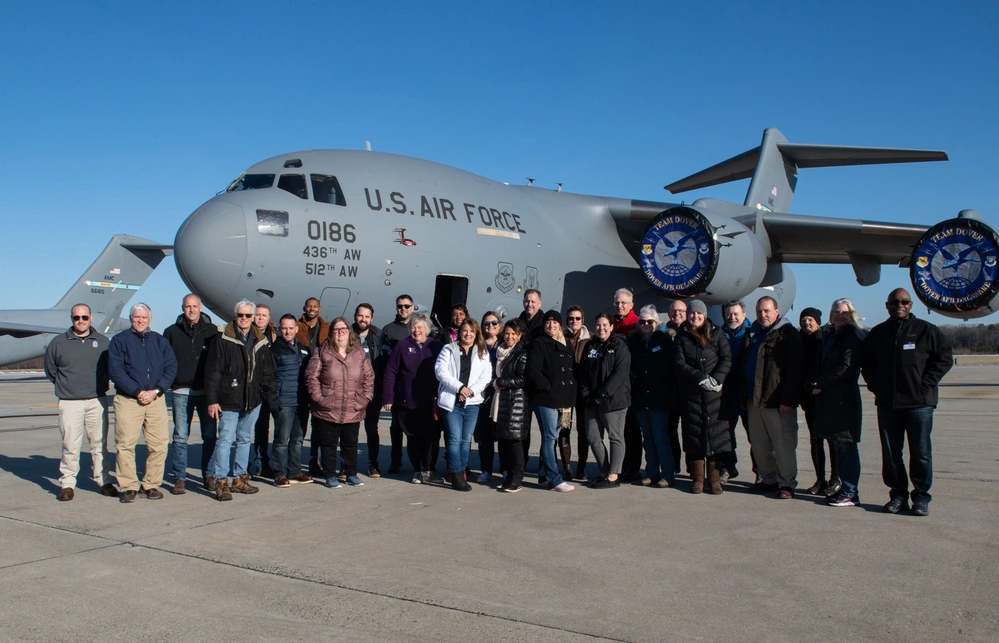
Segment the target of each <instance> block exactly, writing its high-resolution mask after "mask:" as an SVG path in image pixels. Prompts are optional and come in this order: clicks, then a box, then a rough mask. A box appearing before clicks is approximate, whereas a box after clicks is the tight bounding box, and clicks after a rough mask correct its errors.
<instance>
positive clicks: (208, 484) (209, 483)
mask: <svg viewBox="0 0 999 643" xmlns="http://www.w3.org/2000/svg"><path fill="white" fill-rule="evenodd" d="M203 477H204V480H205V489H206V490H208V491H215V476H203Z"/></svg>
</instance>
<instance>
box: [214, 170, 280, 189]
mask: <svg viewBox="0 0 999 643" xmlns="http://www.w3.org/2000/svg"><path fill="white" fill-rule="evenodd" d="M270 187H274V175H273V174H244V175H243V176H241V177H239V178H238V179H236V180H235V181H233V182H232V183H230V184H229V187H227V188H226V189H225V191H226V192H240V191H242V190H262V189H264V188H270Z"/></svg>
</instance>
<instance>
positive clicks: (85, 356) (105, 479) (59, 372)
mask: <svg viewBox="0 0 999 643" xmlns="http://www.w3.org/2000/svg"><path fill="white" fill-rule="evenodd" d="M70 318H71V319H72V321H73V325H72V326H71V327H70V329H69V330H67V331H66V333H65V334H63V335H58V336H56V337H55V338H53V340H52V341H51V342H50V343H49V347H48V349H47V350H46V351H45V375H46V376H47V377H48V378H49V380H50V381H51V382H53V383H54V384H55V394H56V397H57V398H59V432H60V433H61V434H62V460H61V461H60V462H59V473H60V474H61V475H60V476H59V485H60V486H61V487H62V490H61V491H60V492H59V500H60V501H63V502H65V501H68V500H72V499H73V497H74V495H75V488H76V476H77V474H78V473H79V472H80V449H81V448H82V447H83V436H84V434H86V436H87V439H88V440H89V441H90V457H91V461H92V463H93V477H94V482H95V483H97V486H98V487H100V492H101V495H102V496H117V495H118V490H117V489H115V486H114V485H113V484H112V483H111V460H110V459H109V458H108V444H107V433H108V398H107V394H108V338H107V337H105V336H104V335H101V334H100V333H98V332H97V331H96V330H94V329H93V328H91V327H90V307H89V306H87V305H86V304H77V305H75V306H73V309H72V310H71V311H70Z"/></svg>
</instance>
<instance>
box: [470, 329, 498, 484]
mask: <svg viewBox="0 0 999 643" xmlns="http://www.w3.org/2000/svg"><path fill="white" fill-rule="evenodd" d="M502 328H503V326H502V323H501V322H500V317H499V314H497V313H495V312H493V311H491V310H490V311H489V312H487V313H486V314H485V315H483V316H482V341H483V342H485V344H486V350H487V351H489V365H490V370H489V372H490V373H491V374H492V376H493V377H495V368H496V349H498V348H499V347H500V346H501V345H502V344H503V341H502V340H501V339H500V332H501V331H502ZM493 391H494V389H493V387H492V381H490V385H489V386H486V390H485V391H483V392H482V408H483V409H490V408H492V402H493ZM474 437H475V442H476V443H477V444H478V445H479V468H480V469H481V470H482V473H480V474H479V477H478V480H477V482H479V483H480V484H485V483H487V482H489V478H490V477H491V476H492V475H493V459H494V454H495V452H496V423H495V422H494V421H493V418H492V414H491V413H487V412H485V411H481V410H480V411H479V419H478V420H476V423H475V435H474Z"/></svg>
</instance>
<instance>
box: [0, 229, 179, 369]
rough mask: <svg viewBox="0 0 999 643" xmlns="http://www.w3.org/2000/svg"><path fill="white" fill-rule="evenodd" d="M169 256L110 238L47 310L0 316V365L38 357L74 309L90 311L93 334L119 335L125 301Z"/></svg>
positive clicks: (158, 247) (154, 246)
mask: <svg viewBox="0 0 999 643" xmlns="http://www.w3.org/2000/svg"><path fill="white" fill-rule="evenodd" d="M172 253H173V246H169V245H163V244H160V243H155V242H153V241H149V240H148V239H141V238H139V237H132V236H129V235H125V234H117V235H115V236H113V237H111V241H110V242H109V243H108V245H107V247H106V248H104V252H102V253H101V254H100V256H99V257H97V260H96V261H94V263H93V264H91V265H90V267H89V268H87V270H86V271H85V272H84V273H83V274H82V275H81V276H80V278H79V279H78V280H77V282H76V283H74V284H73V286H72V287H71V288H70V289H69V291H68V292H67V293H66V294H65V295H63V297H62V299H60V300H59V302H58V303H57V304H56V305H55V306H53V307H52V308H48V309H43V310H10V309H7V310H0V365H4V364H11V363H13V362H19V361H22V360H26V359H31V358H34V357H38V356H40V355H42V354H44V352H45V348H46V347H47V346H48V343H49V341H50V340H51V339H52V334H54V333H62V332H65V331H66V329H67V328H69V326H70V323H71V322H70V319H69V316H70V310H71V309H72V307H73V306H74V305H75V304H87V305H88V306H90V310H91V313H92V315H93V321H92V324H93V327H94V328H95V329H97V330H98V331H99V332H101V333H109V334H113V333H115V332H117V331H119V330H121V329H122V328H123V326H122V315H123V311H124V310H125V306H126V305H127V304H128V301H129V300H130V299H131V298H132V297H133V296H134V295H135V293H136V292H138V290H139V288H140V287H141V286H142V284H143V283H144V282H145V281H146V279H147V278H148V277H149V275H151V274H152V273H153V270H155V269H156V267H157V266H159V265H160V262H161V261H163V259H164V258H166V257H168V256H169V255H171V254H172Z"/></svg>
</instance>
